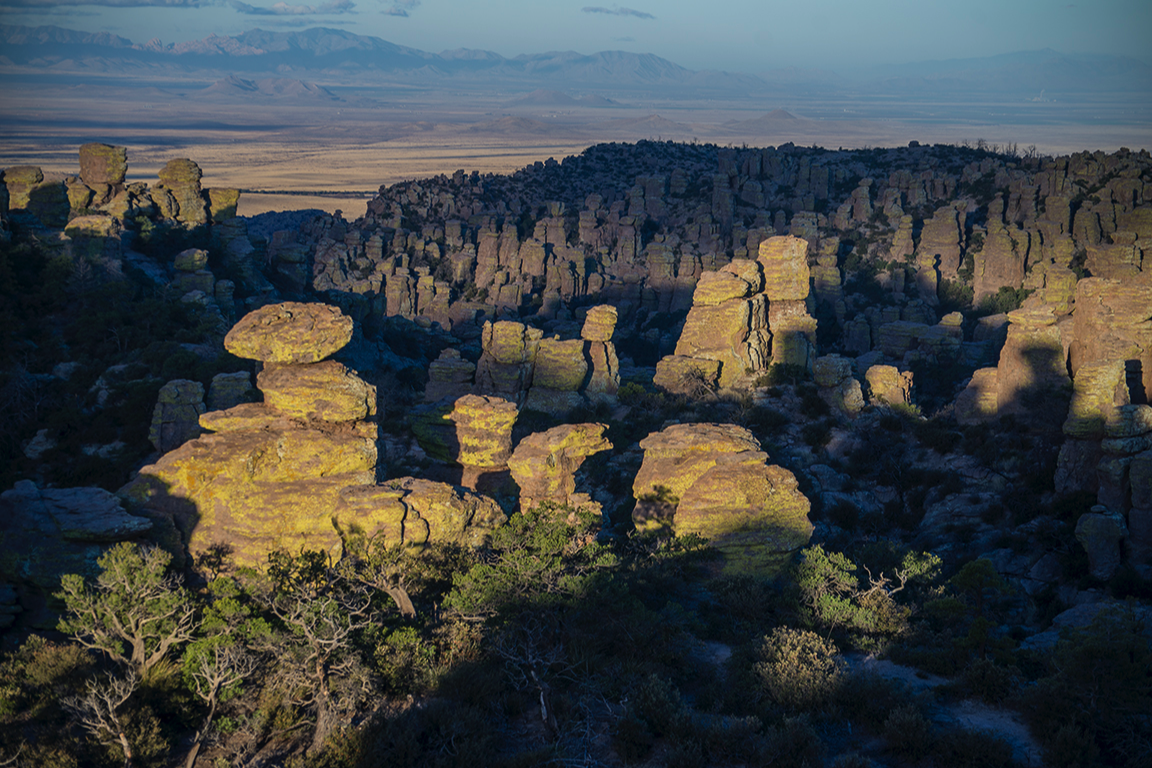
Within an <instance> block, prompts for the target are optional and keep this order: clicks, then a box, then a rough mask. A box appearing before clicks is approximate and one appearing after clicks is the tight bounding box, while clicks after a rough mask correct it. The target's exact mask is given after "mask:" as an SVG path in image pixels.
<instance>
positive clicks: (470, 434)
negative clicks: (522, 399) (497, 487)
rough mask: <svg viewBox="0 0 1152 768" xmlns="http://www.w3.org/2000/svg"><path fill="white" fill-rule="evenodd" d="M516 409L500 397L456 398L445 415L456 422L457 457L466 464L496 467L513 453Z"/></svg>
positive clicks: (474, 396)
mask: <svg viewBox="0 0 1152 768" xmlns="http://www.w3.org/2000/svg"><path fill="white" fill-rule="evenodd" d="M518 415H519V409H517V407H516V404H515V403H512V402H509V401H508V400H505V399H504V398H502V397H483V396H481V395H465V396H464V397H461V398H459V399H457V400H456V404H455V406H454V407H453V409H452V413H451V414H449V415H448V419H449V420H450V421H452V422H454V423H455V424H456V441H457V443H459V445H460V452H459V454H458V455H457V457H456V461H457V462H459V463H460V464H461V465H463V466H465V467H477V468H479V469H498V468H503V467H506V466H507V465H508V457H509V456H511V455H512V427H513V426H515V424H516V417H517V416H518Z"/></svg>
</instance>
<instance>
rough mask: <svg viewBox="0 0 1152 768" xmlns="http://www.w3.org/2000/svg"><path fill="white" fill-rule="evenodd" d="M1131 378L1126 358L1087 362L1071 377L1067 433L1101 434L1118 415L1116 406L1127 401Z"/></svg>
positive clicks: (1079, 435) (1095, 435)
mask: <svg viewBox="0 0 1152 768" xmlns="http://www.w3.org/2000/svg"><path fill="white" fill-rule="evenodd" d="M1128 403H1129V395H1128V382H1127V380H1126V374H1125V367H1124V361H1123V360H1112V361H1109V362H1100V363H1087V364H1085V365H1082V366H1080V369H1079V370H1078V371H1076V376H1075V377H1074V378H1073V379H1072V401H1071V402H1070V403H1069V404H1068V418H1067V419H1066V420H1065V421H1064V434H1066V435H1068V436H1069V437H1078V438H1081V439H1091V438H1101V437H1103V436H1104V433H1105V427H1106V426H1107V425H1108V424H1109V423H1110V422H1113V421H1115V420H1116V419H1117V408H1118V407H1119V406H1122V405H1128Z"/></svg>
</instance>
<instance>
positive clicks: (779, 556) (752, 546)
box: [673, 454, 813, 574]
mask: <svg viewBox="0 0 1152 768" xmlns="http://www.w3.org/2000/svg"><path fill="white" fill-rule="evenodd" d="M745 456H746V457H747V459H746V460H745V461H739V462H731V463H722V464H718V465H716V466H715V467H712V468H711V469H710V470H708V471H707V472H705V473H704V474H703V475H702V476H701V477H700V478H699V479H698V480H697V481H696V482H695V483H693V484H692V486H691V487H690V488H689V489H688V490H687V491H685V493H684V496H683V497H681V499H680V503H679V504H678V505H677V507H676V512H675V515H674V517H673V527H674V528H675V531H676V534H677V535H681V536H682V535H685V534H696V535H698V536H701V537H703V538H706V539H708V541H709V543H710V544H711V546H713V547H715V548H716V549H718V550H720V551H721V552H722V553H723V554H724V561H725V571H726V572H729V573H748V574H763V573H767V572H772V571H775V570H778V569H779V568H780V567H782V566H783V565H784V563H785V562H786V560H787V557H788V555H789V554H790V553H791V552H793V551H795V550H797V549H800V548H801V547H803V546H804V545H805V544H807V543H808V540H809V539H810V538H811V537H812V531H813V526H812V523H811V522H809V520H808V512H809V510H810V509H811V504H810V503H809V502H808V499H807V497H805V496H804V494H802V493H801V492H800V491H799V488H798V484H797V482H796V477H795V475H793V474H792V473H791V472H789V471H788V470H786V469H784V468H782V467H777V466H772V465H767V464H765V463H764V460H763V459H762V458H759V457H754V456H751V455H748V454H745Z"/></svg>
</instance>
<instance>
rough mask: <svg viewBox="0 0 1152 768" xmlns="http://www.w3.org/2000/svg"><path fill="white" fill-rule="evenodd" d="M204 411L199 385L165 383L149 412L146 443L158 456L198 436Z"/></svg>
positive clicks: (194, 383) (179, 380) (201, 387)
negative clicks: (154, 405) (150, 422)
mask: <svg viewBox="0 0 1152 768" xmlns="http://www.w3.org/2000/svg"><path fill="white" fill-rule="evenodd" d="M204 410H205V409H204V385H203V384H201V383H200V382H198V381H189V380H188V379H175V380H174V381H170V382H168V383H167V384H165V385H164V386H163V387H161V388H160V394H159V395H158V396H157V398H156V407H155V408H153V409H152V426H151V428H150V429H149V430H148V440H149V441H150V442H151V443H152V445H154V446H155V447H156V450H158V451H160V453H167V452H168V451H170V450H172V449H173V448H178V447H180V446H181V445H183V444H184V443H186V442H188V441H189V440H192V439H193V438H195V437H196V436H198V435H199V434H200V414H202V413H204Z"/></svg>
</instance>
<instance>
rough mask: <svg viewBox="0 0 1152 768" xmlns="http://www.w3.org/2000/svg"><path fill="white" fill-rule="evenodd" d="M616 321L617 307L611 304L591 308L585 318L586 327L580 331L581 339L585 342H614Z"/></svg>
mask: <svg viewBox="0 0 1152 768" xmlns="http://www.w3.org/2000/svg"><path fill="white" fill-rule="evenodd" d="M616 321H617V312H616V307H613V306H612V305H611V304H601V305H599V306H596V307H591V308H590V309H589V310H588V314H587V315H585V317H584V327H583V328H582V329H581V330H580V338H582V339H584V340H585V341H612V334H613V333H614V332H615V331H616Z"/></svg>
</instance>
